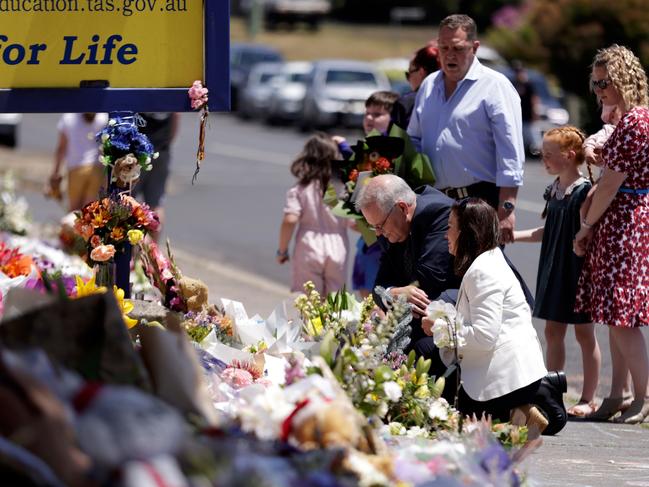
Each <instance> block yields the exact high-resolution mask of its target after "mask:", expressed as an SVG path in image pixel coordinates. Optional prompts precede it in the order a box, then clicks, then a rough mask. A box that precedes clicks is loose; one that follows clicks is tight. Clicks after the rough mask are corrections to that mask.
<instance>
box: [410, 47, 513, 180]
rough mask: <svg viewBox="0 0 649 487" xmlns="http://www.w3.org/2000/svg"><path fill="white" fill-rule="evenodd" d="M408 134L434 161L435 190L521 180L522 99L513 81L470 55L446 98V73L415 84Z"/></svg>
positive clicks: (416, 145)
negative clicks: (457, 80)
mask: <svg viewBox="0 0 649 487" xmlns="http://www.w3.org/2000/svg"><path fill="white" fill-rule="evenodd" d="M408 135H410V138H411V139H412V142H413V144H414V145H415V147H416V148H417V150H418V151H420V152H423V153H424V154H426V155H427V156H428V157H429V158H430V160H431V162H432V165H433V170H434V171H435V176H436V178H437V181H436V182H435V187H436V188H449V187H450V188H461V187H465V186H469V185H471V184H474V183H477V182H480V181H488V182H491V183H495V184H496V186H498V187H514V186H520V185H522V184H523V163H524V162H525V152H524V149H523V122H522V116H521V100H520V97H519V96H518V93H517V92H516V90H515V89H514V86H513V85H512V84H511V82H510V81H509V80H508V79H507V78H506V77H505V76H504V75H502V74H500V73H498V72H497V71H494V70H493V69H490V68H487V67H486V66H483V65H482V64H480V62H479V61H478V59H477V58H474V60H473V63H472V64H471V67H470V68H469V71H468V72H467V74H466V76H465V77H464V78H463V79H462V80H461V81H460V82H459V83H458V85H457V87H456V88H455V91H454V92H453V94H452V95H451V96H450V98H448V99H446V95H445V93H444V73H443V72H442V71H437V72H435V73H433V74H431V75H430V76H428V77H427V78H426V79H425V80H424V82H423V83H422V84H421V86H420V87H419V90H418V92H417V99H416V101H415V109H414V110H413V113H412V117H411V119H410V124H409V125H408Z"/></svg>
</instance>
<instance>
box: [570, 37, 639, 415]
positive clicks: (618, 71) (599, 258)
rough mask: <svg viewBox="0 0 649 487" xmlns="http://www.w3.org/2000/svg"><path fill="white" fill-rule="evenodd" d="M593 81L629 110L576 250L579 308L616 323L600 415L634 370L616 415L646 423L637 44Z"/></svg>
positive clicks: (605, 56)
mask: <svg viewBox="0 0 649 487" xmlns="http://www.w3.org/2000/svg"><path fill="white" fill-rule="evenodd" d="M591 86H592V88H593V90H594V91H595V94H596V95H597V98H598V99H599V101H600V102H601V103H602V104H605V105H617V106H618V107H619V109H620V112H621V113H623V116H622V119H621V120H620V122H619V124H618V125H617V128H616V129H615V131H614V132H613V134H612V135H611V137H610V138H609V139H608V141H607V142H606V144H605V145H604V148H603V151H602V157H603V160H604V172H603V175H602V178H601V179H600V181H599V183H598V185H597V189H596V190H595V193H594V196H593V201H592V204H591V206H590V208H589V209H588V211H587V214H586V215H585V217H584V219H583V220H582V223H581V229H580V230H579V232H578V233H577V235H576V236H575V252H577V254H578V255H583V254H584V253H585V254H586V260H585V262H584V267H583V271H582V275H581V277H580V279H579V283H578V285H577V300H576V305H575V307H576V311H584V312H588V313H590V315H591V317H592V319H593V322H596V323H604V324H606V325H608V326H609V336H610V347H611V358H612V368H613V374H612V375H613V377H612V383H611V393H610V396H609V397H608V398H606V399H604V401H603V402H602V404H601V406H600V408H599V409H598V410H597V411H595V413H593V415H592V416H593V417H594V418H595V419H604V420H606V419H610V418H612V417H613V416H615V415H616V414H617V413H618V412H619V411H622V410H623V409H624V407H625V404H624V401H623V399H622V391H623V387H624V384H625V381H626V376H627V371H630V372H631V378H632V380H633V388H634V400H633V403H631V405H630V407H628V409H626V411H623V412H622V414H621V416H619V417H618V418H616V421H618V422H624V423H640V422H642V421H643V420H644V418H645V417H646V416H647V415H649V397H648V390H647V386H648V382H649V359H648V357H647V349H646V346H645V341H644V337H643V335H642V331H641V328H640V327H642V326H647V325H649V189H648V188H649V108H647V106H648V105H649V103H648V101H649V99H648V98H649V95H648V92H647V76H646V74H645V72H644V70H643V68H642V65H641V64H640V61H639V59H638V58H637V57H636V56H635V55H634V54H633V53H632V52H631V51H630V50H628V49H626V48H625V47H621V46H618V45H615V44H614V45H613V46H611V47H608V48H606V49H602V50H600V51H599V52H598V53H597V55H596V56H595V60H594V62H593V66H592V73H591ZM626 406H628V404H627V405H626Z"/></svg>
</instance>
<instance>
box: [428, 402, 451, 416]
mask: <svg viewBox="0 0 649 487" xmlns="http://www.w3.org/2000/svg"><path fill="white" fill-rule="evenodd" d="M428 417H429V418H430V419H433V420H439V421H446V420H448V402H447V401H446V399H444V398H443V397H440V398H439V399H436V400H435V402H433V403H432V404H431V405H430V408H428Z"/></svg>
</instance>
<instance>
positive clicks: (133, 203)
mask: <svg viewBox="0 0 649 487" xmlns="http://www.w3.org/2000/svg"><path fill="white" fill-rule="evenodd" d="M120 198H121V200H122V204H123V205H129V206H130V207H131V208H133V209H135V208H138V207H139V206H141V205H140V202H139V201H138V200H136V199H135V198H133V197H132V196H130V195H127V194H123V193H122V194H121V195H120Z"/></svg>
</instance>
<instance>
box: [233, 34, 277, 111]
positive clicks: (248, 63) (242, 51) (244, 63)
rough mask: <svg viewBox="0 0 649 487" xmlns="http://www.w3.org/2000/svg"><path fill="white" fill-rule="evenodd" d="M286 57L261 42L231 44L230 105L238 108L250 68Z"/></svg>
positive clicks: (234, 108)
mask: <svg viewBox="0 0 649 487" xmlns="http://www.w3.org/2000/svg"><path fill="white" fill-rule="evenodd" d="M283 60H284V59H283V58H282V55H281V54H280V53H279V51H277V50H275V49H273V48H272V47H267V46H263V45H261V44H243V43H236V42H235V43H232V45H231V46H230V105H231V107H232V111H235V110H236V109H237V101H238V97H239V90H240V89H241V88H243V86H244V85H245V84H246V81H247V80H248V75H249V74H250V70H251V69H252V67H253V66H254V65H255V64H259V63H264V62H266V63H268V62H271V63H272V62H276V63H281V62H282V61H283Z"/></svg>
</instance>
